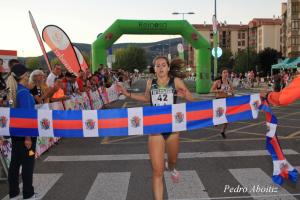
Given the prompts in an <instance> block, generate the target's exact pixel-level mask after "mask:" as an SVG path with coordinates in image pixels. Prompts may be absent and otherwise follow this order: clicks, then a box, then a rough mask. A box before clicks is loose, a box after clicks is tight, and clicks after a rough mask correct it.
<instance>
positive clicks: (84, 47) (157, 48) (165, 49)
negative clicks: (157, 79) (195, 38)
mask: <svg viewBox="0 0 300 200" xmlns="http://www.w3.org/2000/svg"><path fill="white" fill-rule="evenodd" d="M181 42H182V39H181V38H173V39H168V40H162V41H158V42H152V43H119V44H113V46H112V49H113V51H114V50H115V49H119V48H126V47H128V46H136V47H141V48H143V49H145V51H146V55H147V63H148V65H151V63H152V60H153V58H154V57H155V56H157V55H160V54H164V55H168V53H171V55H172V57H175V56H176V55H177V45H178V43H181ZM73 44H74V45H75V46H77V47H78V48H79V49H80V50H81V51H82V52H83V53H84V54H86V55H90V54H91V45H90V44H85V43H73ZM47 55H48V57H49V59H50V60H52V59H53V58H55V57H56V56H55V55H54V53H53V52H52V51H49V52H47ZM38 57H39V59H40V62H41V63H42V65H43V67H44V68H45V69H46V62H45V60H44V57H43V55H41V56H38ZM19 59H20V60H21V61H24V59H27V58H19Z"/></svg>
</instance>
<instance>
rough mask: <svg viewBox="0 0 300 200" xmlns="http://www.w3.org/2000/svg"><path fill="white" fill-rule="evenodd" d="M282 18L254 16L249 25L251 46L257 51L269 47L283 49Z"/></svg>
mask: <svg viewBox="0 0 300 200" xmlns="http://www.w3.org/2000/svg"><path fill="white" fill-rule="evenodd" d="M281 24H282V20H281V19H276V18H273V19H269V18H267V19H265V18H254V19H253V20H251V21H250V22H249V24H248V26H249V48H251V49H253V50H255V51H256V52H257V53H259V52H260V51H262V50H264V49H265V48H267V47H269V48H272V49H276V50H277V51H281V49H282V48H281V42H280V38H281Z"/></svg>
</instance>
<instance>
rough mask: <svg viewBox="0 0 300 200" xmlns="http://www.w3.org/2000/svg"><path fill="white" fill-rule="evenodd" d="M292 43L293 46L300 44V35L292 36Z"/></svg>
mask: <svg viewBox="0 0 300 200" xmlns="http://www.w3.org/2000/svg"><path fill="white" fill-rule="evenodd" d="M291 45H292V46H296V45H299V37H297V36H296V37H292V38H291Z"/></svg>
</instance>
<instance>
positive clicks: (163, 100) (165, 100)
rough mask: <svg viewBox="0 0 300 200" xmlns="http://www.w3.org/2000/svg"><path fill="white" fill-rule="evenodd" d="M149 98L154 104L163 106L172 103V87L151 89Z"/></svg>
mask: <svg viewBox="0 0 300 200" xmlns="http://www.w3.org/2000/svg"><path fill="white" fill-rule="evenodd" d="M151 98H152V103H153V105H154V106H164V105H171V104H173V103H174V102H173V99H174V94H173V89H172V88H169V89H152V90H151Z"/></svg>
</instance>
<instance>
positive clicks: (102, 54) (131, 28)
mask: <svg viewBox="0 0 300 200" xmlns="http://www.w3.org/2000/svg"><path fill="white" fill-rule="evenodd" d="M123 34H144V35H146V34H148V35H151V34H152V35H153V34H156V35H181V36H182V37H184V39H185V41H188V42H189V43H190V44H191V45H192V46H193V47H194V48H195V49H196V52H195V63H196V92H197V93H208V92H209V90H210V84H211V80H210V73H211V62H210V58H211V56H210V43H209V42H208V41H207V40H206V39H205V38H204V37H203V36H202V35H201V34H200V33H199V32H198V31H197V30H196V29H195V28H194V27H193V26H192V25H191V24H190V23H189V22H187V21H186V20H122V19H118V20H116V21H115V22H114V23H113V24H112V25H111V26H110V27H109V28H108V29H107V30H106V31H105V32H104V33H103V34H101V35H100V36H99V37H98V38H97V40H96V41H95V42H94V43H93V44H92V59H93V62H92V71H93V72H94V71H96V70H97V69H98V68H99V65H100V64H104V65H106V60H107V59H106V57H107V53H106V50H107V49H108V48H109V47H111V46H112V45H113V43H114V42H115V41H116V40H117V39H118V38H119V37H121V36H122V35H123Z"/></svg>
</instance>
